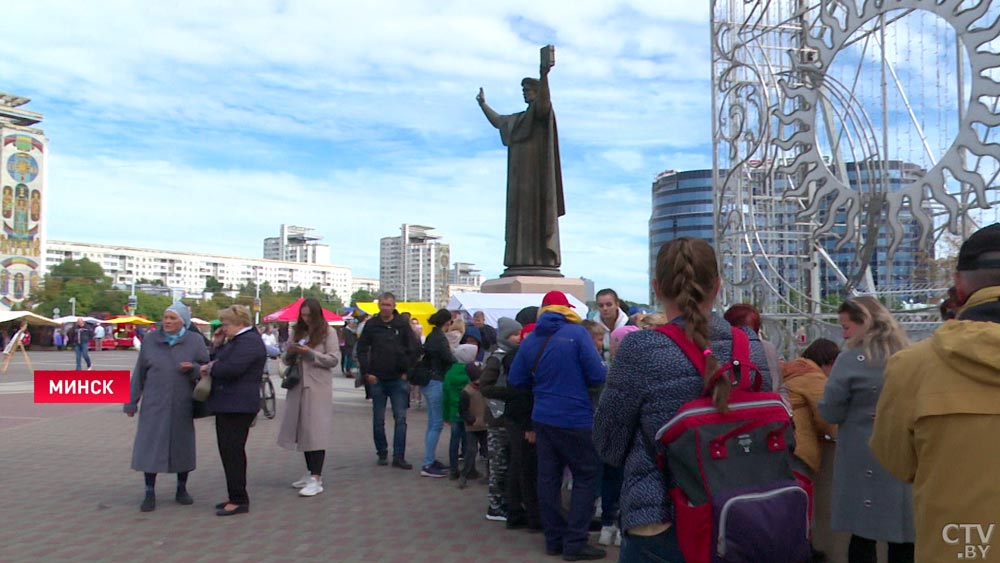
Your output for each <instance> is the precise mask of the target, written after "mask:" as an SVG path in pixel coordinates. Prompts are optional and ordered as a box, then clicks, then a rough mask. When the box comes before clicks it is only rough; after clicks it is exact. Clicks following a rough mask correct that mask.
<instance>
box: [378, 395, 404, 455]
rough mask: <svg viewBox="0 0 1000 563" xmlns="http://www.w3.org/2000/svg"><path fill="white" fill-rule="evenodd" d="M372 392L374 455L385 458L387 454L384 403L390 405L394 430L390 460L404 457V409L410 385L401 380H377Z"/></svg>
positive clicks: (387, 444)
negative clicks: (394, 423) (394, 425)
mask: <svg viewBox="0 0 1000 563" xmlns="http://www.w3.org/2000/svg"><path fill="white" fill-rule="evenodd" d="M371 391H372V435H373V437H374V438H375V453H377V454H378V456H379V457H385V456H387V455H388V453H389V443H388V441H387V440H386V439H385V403H386V400H388V401H389V402H390V403H392V419H393V420H394V421H395V422H396V428H395V431H394V432H393V435H392V459H403V458H405V457H406V409H407V407H409V402H410V384H409V383H407V382H405V381H403V380H402V379H379V380H378V382H377V383H375V384H374V385H372V386H371Z"/></svg>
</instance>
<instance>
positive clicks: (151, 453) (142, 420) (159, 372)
mask: <svg viewBox="0 0 1000 563" xmlns="http://www.w3.org/2000/svg"><path fill="white" fill-rule="evenodd" d="M190 322H191V311H190V310H189V309H188V308H187V306H186V305H184V304H183V303H179V302H178V303H174V304H173V305H171V306H170V307H167V310H166V311H164V313H163V323H162V330H157V331H154V332H151V333H150V334H149V336H147V337H146V339H145V341H144V342H143V346H142V348H141V349H140V350H139V359H138V360H137V361H136V363H135V369H134V370H133V371H132V391H131V397H130V399H129V402H128V404H126V405H125V407H124V410H125V414H127V415H129V416H130V417H131V416H135V413H136V411H137V410H138V412H139V427H138V429H137V431H136V433H135V445H134V446H133V448H132V469H135V470H136V471H142V472H143V473H144V474H145V476H146V496H145V498H144V499H143V501H142V504H141V505H140V510H142V511H143V512H151V511H153V510H154V509H155V508H156V494H155V492H154V490H155V487H156V474H157V473H176V474H177V494H176V495H175V497H174V499H175V500H176V501H177V502H178V503H180V504H191V503H193V502H194V500H193V499H192V498H191V495H190V494H188V492H187V478H188V472H190V471H192V470H193V469H194V467H195V443H194V418H193V415H192V409H191V407H192V405H191V391H192V390H193V389H194V384H195V381H197V379H198V368H199V367H200V366H201V365H203V364H207V363H208V348H206V347H205V341H204V339H202V337H201V336H200V335H197V334H193V333H192V332H191V331H189V330H188V329H187V328H186V327H187V325H188V324H189V323H190ZM140 402H141V403H142V405H141V409H140V405H139V403H140Z"/></svg>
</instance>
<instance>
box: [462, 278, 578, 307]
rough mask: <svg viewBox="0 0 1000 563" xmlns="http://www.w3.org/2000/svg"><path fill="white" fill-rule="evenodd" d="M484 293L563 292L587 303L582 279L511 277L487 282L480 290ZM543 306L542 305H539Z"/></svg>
mask: <svg viewBox="0 0 1000 563" xmlns="http://www.w3.org/2000/svg"><path fill="white" fill-rule="evenodd" d="M479 290H480V291H481V292H483V293H548V292H550V291H561V292H563V293H567V294H570V295H573V296H574V297H576V298H577V299H579V300H580V301H583V302H585V303H586V301H587V294H586V286H585V284H584V282H583V280H582V279H580V278H554V277H546V276H510V277H506V278H498V279H495V280H486V281H485V282H483V285H482V286H481V287H480V288H479ZM539 305H541V303H539Z"/></svg>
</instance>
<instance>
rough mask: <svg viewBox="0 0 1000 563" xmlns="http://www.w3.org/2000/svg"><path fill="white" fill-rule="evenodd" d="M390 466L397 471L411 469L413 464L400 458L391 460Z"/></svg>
mask: <svg viewBox="0 0 1000 563" xmlns="http://www.w3.org/2000/svg"><path fill="white" fill-rule="evenodd" d="M392 466H393V467H396V468H398V469H413V464H412V463H410V462H408V461H406V460H405V459H403V458H401V457H397V458H395V459H393V460H392Z"/></svg>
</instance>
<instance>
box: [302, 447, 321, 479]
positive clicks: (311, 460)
mask: <svg viewBox="0 0 1000 563" xmlns="http://www.w3.org/2000/svg"><path fill="white" fill-rule="evenodd" d="M303 453H304V454H305V456H306V469H308V470H309V474H310V475H322V474H323V461H325V460H326V450H312V451H308V452H303Z"/></svg>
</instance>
